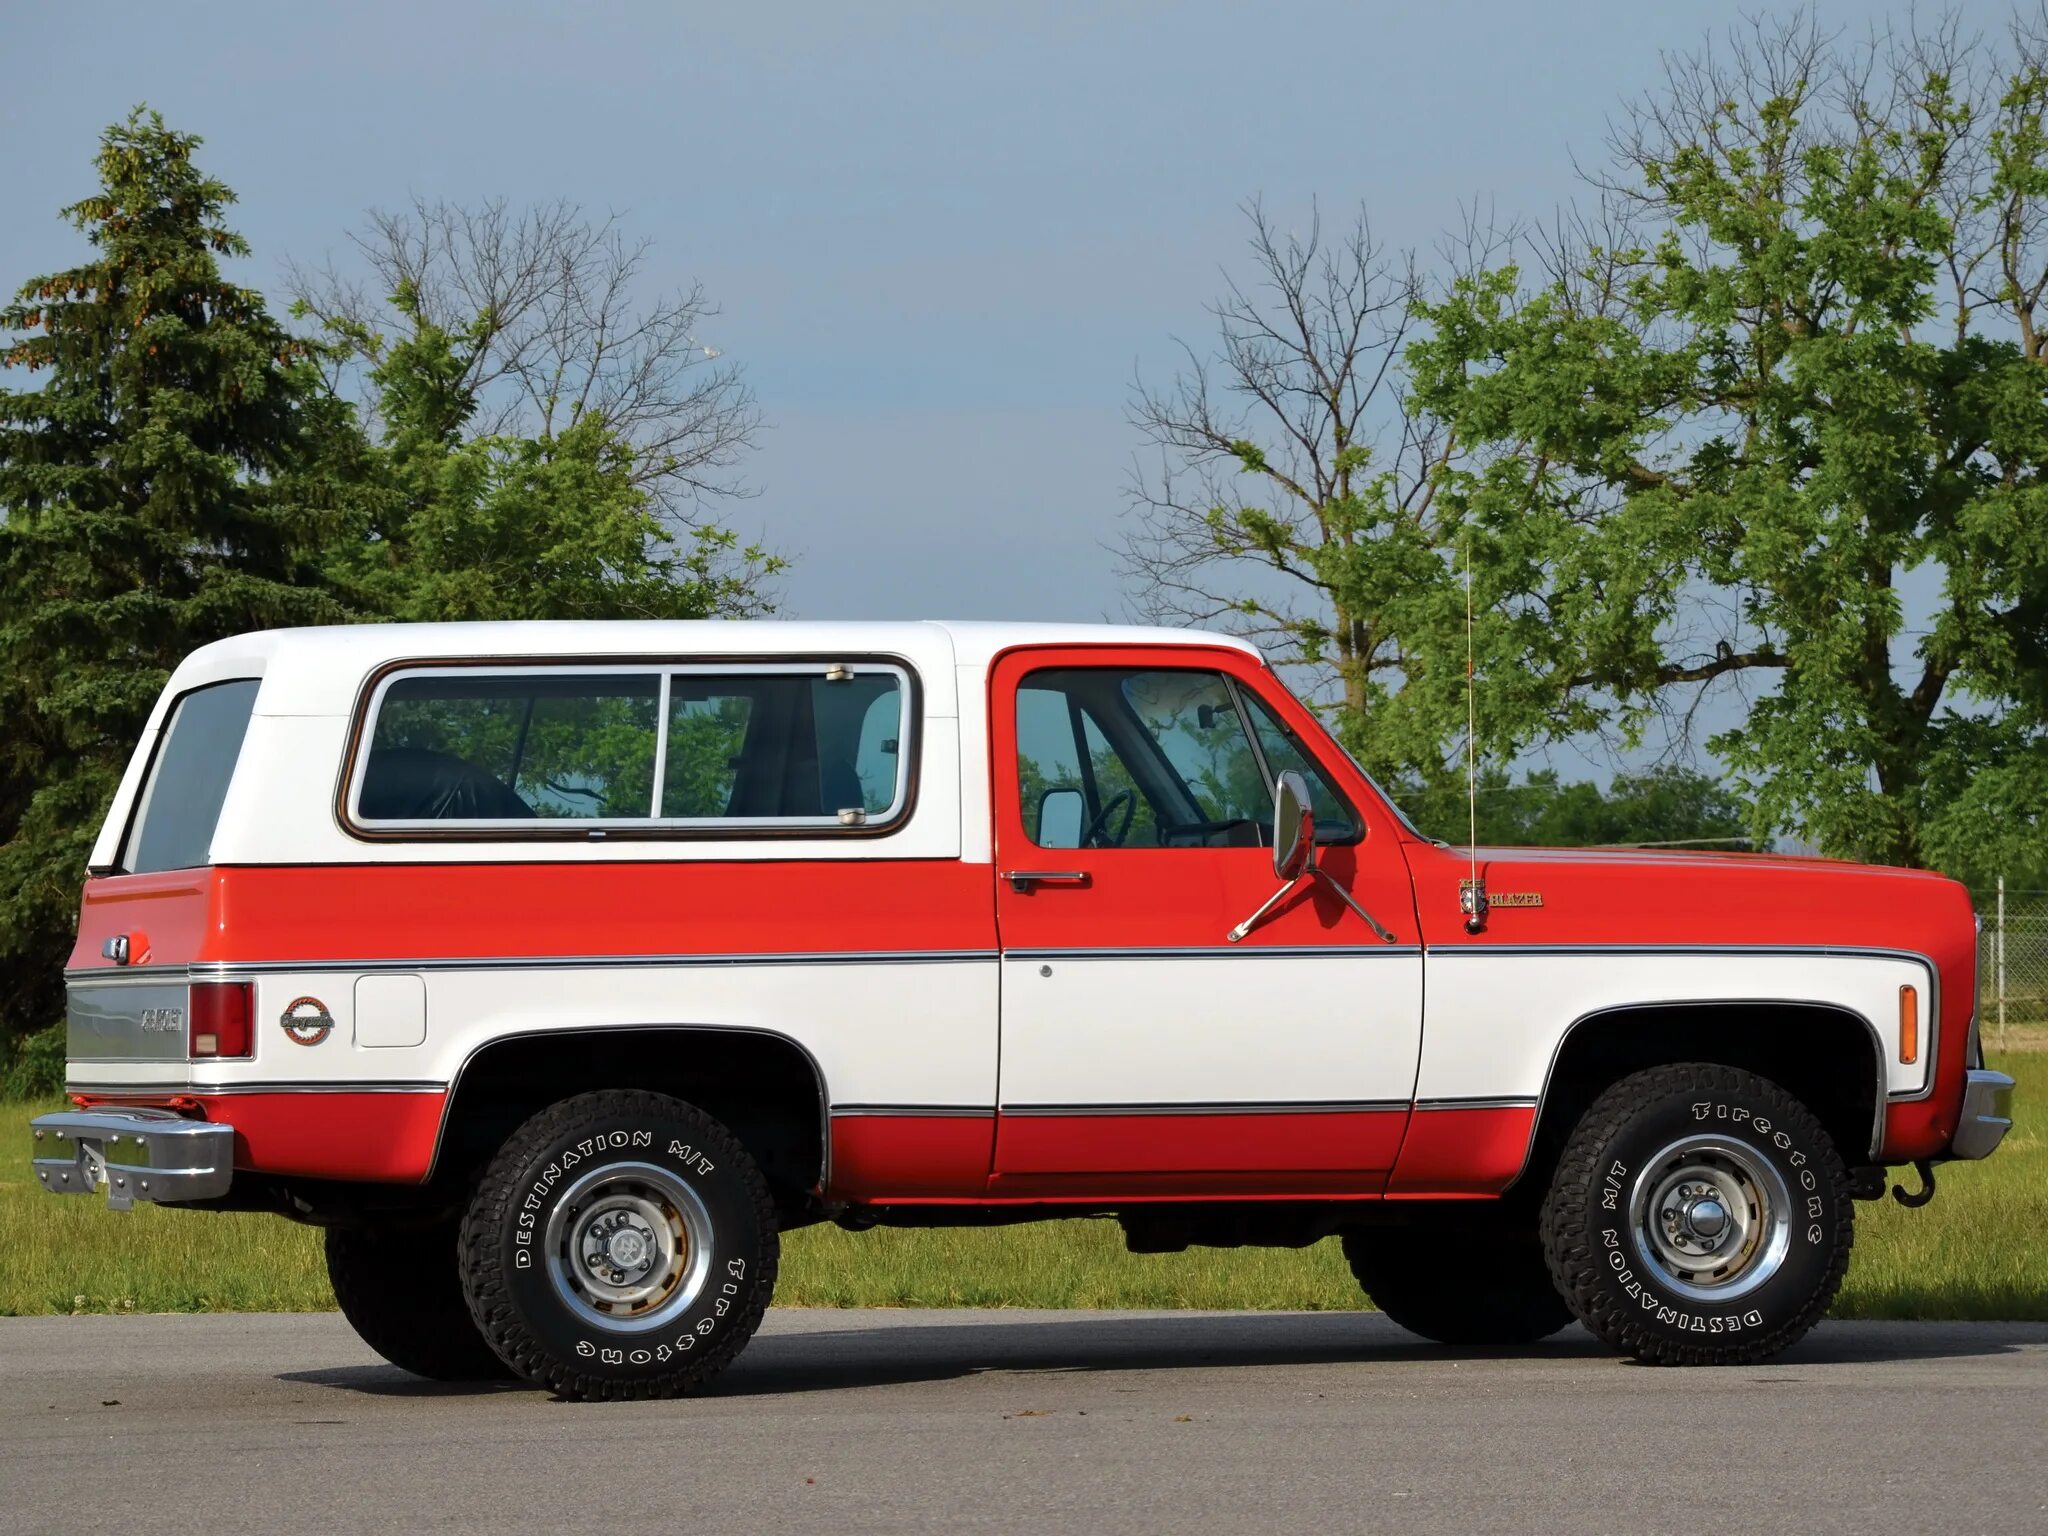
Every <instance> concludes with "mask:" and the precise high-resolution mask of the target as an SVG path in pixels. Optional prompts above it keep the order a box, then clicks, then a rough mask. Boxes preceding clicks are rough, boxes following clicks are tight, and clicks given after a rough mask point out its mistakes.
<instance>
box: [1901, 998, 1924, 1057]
mask: <svg viewBox="0 0 2048 1536" xmlns="http://www.w3.org/2000/svg"><path fill="white" fill-rule="evenodd" d="M1919 1059H1920V989H1919V988H1918V987H1914V986H1910V985H1909V986H1904V987H1901V988H1899V1060H1900V1061H1901V1062H1902V1063H1903V1064H1904V1065H1906V1066H1909V1067H1910V1066H1912V1065H1913V1063H1914V1062H1916V1061H1918V1060H1919Z"/></svg>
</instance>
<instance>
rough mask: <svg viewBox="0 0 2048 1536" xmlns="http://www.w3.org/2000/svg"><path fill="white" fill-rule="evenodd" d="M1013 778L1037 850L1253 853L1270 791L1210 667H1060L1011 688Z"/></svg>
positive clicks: (1267, 815)
mask: <svg viewBox="0 0 2048 1536" xmlns="http://www.w3.org/2000/svg"><path fill="white" fill-rule="evenodd" d="M1017 758H1018V761H1017V775H1018V790H1019V794H1020V797H1021V805H1022V808H1023V813H1024V822H1025V828H1026V830H1027V831H1028V832H1030V833H1031V835H1032V837H1033V839H1034V840H1035V841H1036V842H1037V843H1038V845H1039V846H1040V847H1047V848H1074V847H1083V846H1085V847H1095V848H1102V847H1116V848H1176V847H1214V846H1224V847H1229V846H1247V847H1250V846H1259V845H1261V844H1264V843H1268V842H1270V841H1271V836H1272V828H1271V826H1270V825H1269V823H1270V820H1271V817H1272V796H1271V793H1270V791H1269V790H1268V789H1267V788H1266V781H1265V777H1264V774H1263V772H1262V770H1261V768H1260V766H1259V759H1258V756H1257V753H1256V752H1255V751H1254V749H1253V747H1252V743H1251V740H1250V738H1249V737H1248V736H1247V734H1246V732H1245V728H1244V726H1243V724H1242V723H1241V722H1240V721H1239V719H1238V716H1237V711H1236V709H1235V707H1234V705H1233V702H1232V695H1231V692H1230V688H1229V686H1228V684H1226V683H1225V682H1224V680H1223V678H1222V677H1221V676H1219V675H1218V674H1216V673H1213V672H1200V671H1180V670H1166V669H1161V670H1145V671H1138V670H1130V669H1119V668H1106V667H1105V668H1093V667H1088V668H1060V669H1047V670H1045V671H1041V672H1033V673H1030V674H1027V675H1026V677H1025V678H1024V679H1023V680H1022V682H1021V684H1020V685H1019V687H1018V690H1017Z"/></svg>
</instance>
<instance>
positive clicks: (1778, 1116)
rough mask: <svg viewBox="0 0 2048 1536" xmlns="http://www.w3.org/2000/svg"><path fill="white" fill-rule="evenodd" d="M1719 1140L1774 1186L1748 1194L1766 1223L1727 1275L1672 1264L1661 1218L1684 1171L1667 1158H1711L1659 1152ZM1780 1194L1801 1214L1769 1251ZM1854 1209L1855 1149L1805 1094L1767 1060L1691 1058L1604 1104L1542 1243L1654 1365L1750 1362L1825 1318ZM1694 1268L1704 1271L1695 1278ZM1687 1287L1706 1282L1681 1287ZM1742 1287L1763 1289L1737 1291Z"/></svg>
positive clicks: (1570, 1159) (1584, 1311) (1557, 1185)
mask: <svg viewBox="0 0 2048 1536" xmlns="http://www.w3.org/2000/svg"><path fill="white" fill-rule="evenodd" d="M1708 1140H1713V1141H1716V1142H1717V1143H1719V1144H1721V1145H1724V1146H1726V1147H1728V1148H1730V1149H1732V1150H1734V1151H1735V1152H1736V1153H1737V1157H1738V1161H1739V1160H1740V1159H1745V1158H1746V1159H1748V1160H1749V1162H1748V1165H1747V1166H1749V1167H1751V1168H1752V1169H1754V1170H1755V1172H1756V1174H1757V1175H1759V1176H1760V1182H1756V1181H1752V1182H1753V1183H1754V1187H1755V1188H1756V1189H1757V1190H1760V1191H1761V1196H1760V1198H1759V1199H1758V1200H1756V1201H1755V1202H1751V1201H1748V1200H1745V1199H1741V1198H1738V1199H1737V1200H1736V1201H1735V1202H1734V1204H1735V1205H1736V1206H1738V1207H1741V1208H1743V1209H1744V1210H1746V1211H1747V1213H1748V1214H1747V1215H1746V1216H1745V1217H1744V1218H1743V1219H1744V1221H1745V1222H1746V1223H1747V1224H1748V1225H1749V1229H1750V1230H1752V1231H1759V1232H1762V1233H1764V1236H1763V1237H1761V1238H1759V1241H1758V1246H1756V1247H1754V1248H1753V1249H1751V1250H1749V1251H1750V1252H1751V1254H1752V1257H1751V1258H1750V1260H1749V1261H1748V1263H1749V1264H1752V1265H1754V1266H1755V1268H1754V1270H1753V1271H1752V1270H1749V1269H1747V1268H1742V1267H1738V1268H1734V1269H1733V1270H1732V1272H1731V1274H1730V1275H1729V1276H1728V1277H1727V1278H1725V1279H1721V1280H1715V1279H1714V1278H1713V1276H1712V1275H1711V1273H1710V1272H1707V1271H1686V1270H1683V1269H1680V1268H1678V1267H1675V1266H1672V1265H1670V1264H1668V1263H1666V1262H1665V1261H1664V1260H1662V1259H1660V1258H1659V1256H1658V1252H1659V1250H1658V1246H1657V1245H1658V1242H1659V1240H1658V1239H1657V1238H1655V1237H1654V1236H1653V1235H1651V1234H1649V1233H1648V1231H1647V1225H1648V1223H1650V1222H1656V1221H1664V1222H1667V1223H1668V1220H1669V1218H1668V1217H1666V1216H1665V1215H1664V1213H1663V1212H1661V1211H1657V1210H1654V1209H1652V1207H1653V1206H1656V1205H1660V1204H1662V1203H1663V1201H1662V1200H1661V1199H1658V1198H1653V1197H1655V1196H1657V1194H1658V1191H1659V1189H1660V1188H1662V1186H1661V1185H1660V1184H1659V1180H1660V1178H1665V1177H1679V1176H1680V1175H1677V1174H1669V1173H1667V1170H1670V1169H1672V1168H1676V1167H1683V1166H1685V1165H1686V1161H1687V1159H1688V1158H1693V1159H1694V1160H1695V1161H1697V1160H1698V1159H1699V1158H1701V1157H1706V1158H1707V1159H1708V1160H1709V1161H1711V1158H1712V1154H1703V1153H1681V1154H1680V1155H1679V1156H1677V1157H1676V1158H1673V1159H1668V1160H1667V1159H1664V1158H1661V1157H1660V1154H1661V1153H1663V1152H1665V1151H1666V1150H1668V1149H1671V1148H1674V1147H1684V1146H1686V1145H1688V1144H1689V1143H1693V1142H1701V1141H1708ZM1722 1182H1724V1183H1731V1187H1732V1182H1733V1181H1729V1180H1723V1181H1722ZM1686 1187H1693V1186H1686ZM1716 1189H1717V1190H1718V1189H1719V1185H1718V1184H1717V1185H1716ZM1639 1193H1640V1197H1641V1198H1640V1200H1639V1198H1638V1196H1639ZM1781 1193H1782V1195H1783V1196H1785V1197H1786V1200H1787V1204H1786V1209H1785V1216H1786V1218H1787V1225H1786V1227H1785V1236H1784V1241H1783V1248H1782V1253H1781V1256H1780V1257H1779V1258H1778V1259H1777V1260H1776V1262H1775V1263H1769V1262H1767V1260H1768V1258H1769V1254H1770V1252H1771V1248H1770V1246H1769V1243H1770V1238H1769V1230H1770V1226H1771V1222H1772V1221H1773V1219H1774V1216H1775V1208H1776V1202H1777V1200H1778V1198H1779V1195H1780V1194H1781ZM1673 1203H1674V1204H1675V1203H1677V1202H1676V1201H1674V1202H1673ZM1722 1204H1723V1202H1721V1201H1719V1200H1716V1201H1715V1202H1714V1207H1713V1208H1714V1209H1715V1210H1719V1209H1720V1207H1721V1205H1722ZM1637 1212H1640V1213H1641V1214H1640V1217H1638V1216H1637V1215H1636V1214H1635V1213H1637ZM1709 1219H1711V1217H1710V1218H1709ZM1855 1222H1856V1217H1855V1208H1854V1205H1853V1203H1852V1201H1851V1199H1850V1195H1849V1180H1848V1174H1847V1172H1846V1170H1845V1169H1844V1168H1843V1165H1842V1158H1841V1154H1840V1153H1839V1152H1838V1151H1837V1150H1836V1148H1835V1144H1834V1142H1833V1141H1832V1140H1831V1139H1830V1138H1829V1136H1828V1134H1827V1132H1826V1131H1825V1130H1824V1129H1822V1127H1821V1124H1820V1122H1819V1121H1818V1120H1816V1119H1815V1118H1814V1117H1813V1115H1812V1113H1811V1112H1810V1111H1808V1110H1807V1108H1806V1106H1805V1105H1803V1104H1801V1103H1800V1102H1799V1100H1798V1099H1796V1098H1794V1097H1793V1096H1792V1095H1791V1094H1790V1093H1788V1092H1786V1091H1785V1090H1784V1089H1783V1088H1781V1087H1780V1086H1779V1085H1778V1084H1776V1083H1774V1082H1772V1081H1770V1080H1769V1079H1768V1078H1764V1077H1759V1076H1758V1075H1757V1074H1756V1073H1754V1072H1748V1071H1744V1070H1742V1069H1740V1068H1737V1067H1729V1066H1721V1065H1718V1064H1713V1063H1706V1062H1684V1063H1679V1064H1676V1065H1673V1066H1665V1067H1653V1068H1651V1069H1650V1070H1649V1071H1646V1072H1638V1073H1636V1074H1635V1075H1633V1076H1631V1077H1625V1078H1623V1079H1622V1080H1621V1081H1620V1082H1618V1083H1616V1084H1614V1085H1613V1086H1612V1087H1611V1088H1609V1089H1607V1091H1606V1092H1604V1093H1602V1094H1601V1095H1600V1097H1599V1098H1598V1099H1596V1100H1594V1101H1593V1104H1592V1107H1591V1108H1589V1109H1588V1110H1587V1111H1586V1113H1585V1115H1584V1117H1583V1118H1582V1119H1581V1120H1580V1121H1579V1123H1578V1126H1577V1127H1576V1128H1575V1129H1574V1130H1573V1132H1572V1134H1571V1137H1570V1139H1569V1140H1568V1141H1567V1142H1566V1144H1565V1148H1564V1152H1563V1154H1562V1156H1561V1157H1560V1159H1559V1162H1558V1166H1557V1170H1556V1173H1555V1175H1554V1176H1553V1178H1552V1180H1551V1184H1550V1190H1549V1193H1548V1195H1547V1196H1546V1198H1545V1200H1544V1203H1543V1247H1544V1256H1545V1258H1546V1259H1547V1260H1548V1262H1549V1265H1550V1274H1551V1278H1552V1279H1553V1280H1554V1281H1555V1282H1556V1284H1557V1288H1558V1290H1559V1292H1560V1293H1561V1294H1563V1296H1564V1297H1565V1299H1566V1300H1567V1301H1569V1302H1570V1303H1571V1305H1572V1310H1573V1311H1574V1312H1576V1313H1577V1314H1578V1316H1579V1320H1580V1321H1581V1322H1583V1323H1584V1324H1585V1325H1586V1327H1587V1328H1589V1329H1591V1330H1592V1332H1593V1333H1594V1334H1595V1335H1596V1336H1597V1337H1599V1338H1600V1339H1602V1340H1604V1341H1605V1342H1607V1343H1608V1344H1611V1345H1613V1346H1614V1347H1615V1348H1616V1349H1619V1350H1623V1351H1625V1352H1626V1353H1628V1354H1631V1355H1633V1356H1635V1357H1636V1359H1638V1360H1641V1361H1644V1362H1646V1363H1648V1364H1654V1365H1750V1364H1754V1363H1756V1362H1757V1361H1760V1360H1767V1359H1769V1358H1770V1357H1771V1356H1772V1355H1775V1354H1777V1353H1778V1352H1779V1351H1780V1350H1782V1349H1785V1348H1786V1347H1787V1346H1789V1345H1791V1344H1793V1343H1795V1342H1796V1341H1797V1340H1798V1339H1799V1338H1800V1337H1801V1336H1803V1335H1804V1334H1805V1333H1806V1331H1807V1330H1808V1329H1809V1328H1811V1327H1812V1326H1813V1325H1814V1324H1815V1323H1817V1322H1818V1321H1820V1319H1821V1317H1822V1315H1823V1314H1824V1313H1825V1312H1826V1311H1827V1309H1828V1306H1829V1304H1830V1303H1831V1302H1833V1300H1834V1299H1835V1292H1836V1291H1837V1290H1839V1289H1840V1288H1841V1284H1842V1276H1843V1275H1844V1274H1845V1273H1846V1272H1847V1270H1848V1267H1849V1247H1850V1244H1851V1242H1852V1241H1853V1240H1854V1237H1855ZM1666 1251H1667V1252H1668V1249H1667V1250H1666ZM1728 1252H1729V1253H1730V1254H1734V1253H1735V1250H1734V1249H1732V1248H1731V1249H1729V1250H1728ZM1715 1257H1718V1255H1716V1256H1715ZM1687 1262H1688V1263H1690V1262H1693V1260H1691V1259H1690V1258H1689V1257H1688V1260H1687ZM1699 1262H1701V1263H1706V1262H1709V1260H1700V1261H1699ZM1739 1262H1740V1261H1739V1260H1731V1263H1739ZM1687 1273H1691V1274H1692V1275H1693V1279H1692V1280H1684V1279H1681V1276H1683V1275H1685V1274H1687ZM1681 1284H1684V1285H1692V1286H1693V1287H1694V1289H1693V1293H1692V1294H1686V1293H1685V1292H1684V1291H1681V1290H1679V1289H1675V1288H1674V1287H1675V1286H1677V1285H1681ZM1738 1284H1746V1285H1748V1286H1750V1287H1752V1288H1750V1289H1746V1290H1742V1291H1740V1292H1737V1293H1731V1292H1729V1291H1728V1290H1727V1289H1725V1288H1726V1287H1731V1286H1734V1285H1738Z"/></svg>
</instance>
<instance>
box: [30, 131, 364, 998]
mask: <svg viewBox="0 0 2048 1536" xmlns="http://www.w3.org/2000/svg"><path fill="white" fill-rule="evenodd" d="M199 143H200V141H199V140H198V139H197V138H196V137H194V136H192V135H189V134H180V133H175V132H173V131H171V130H170V129H169V128H167V127H166V126H165V125H164V122H163V120H162V118H161V117H159V116H158V115H157V114H156V113H154V112H150V111H146V110H143V109H141V108H138V109H137V110H136V111H135V112H134V113H132V114H131V115H130V116H129V118H128V119H127V121H126V122H124V123H120V124H117V125H115V126H113V127H111V128H109V129H108V130H107V132H106V133H105V134H104V135H103V136H102V138H101V145H100V152H99V156H98V160H97V168H98V171H99V177H100V183H101V185H100V189H99V190H98V191H97V192H95V193H93V194H92V195H91V196H89V197H87V198H85V199H83V200H82V201H80V202H78V203H76V204H74V205H73V206H71V207H70V208H68V209H66V210H64V213H65V217H66V218H67V219H69V220H70V222H72V223H73V224H75V225H76V226H77V227H78V228H79V229H81V230H82V231H84V232H85V234H86V236H87V238H88V240H89V241H90V243H91V245H92V247H93V252H92V256H91V259H90V260H88V261H86V262H85V263H84V264H82V265H80V266H77V267H74V268H72V269H70V270H68V271H63V272H57V273H54V274H52V275H50V276H46V277H39V278H35V279H33V280H32V281H30V282H29V283H27V284H26V285H25V286H24V287H22V289H21V290H20V292H19V294H18V295H17V297H16V300H15V302H14V303H13V304H12V305H11V306H8V307H7V308H5V309H0V331H4V332H7V333H12V334H11V336H10V337H8V338H6V339H0V367H6V368H9V369H13V370H17V371H18V372H20V373H23V374H25V375H26V376H27V378H28V380H29V382H30V383H31V385H32V386H33V387H30V388H26V389H22V390H18V391H5V390H0V515H4V518H5V522H4V525H0V1032H4V1033H5V1034H7V1035H14V1034H19V1033H24V1032H27V1031H30V1030H34V1029H37V1028H41V1027H44V1026H47V1025H49V1024H51V1023H53V1022H55V1021H56V1019H57V1018H58V1017H59V1014H60V1011H61V974H60V973H61V971H62V968H63V962H64V958H65V954H66V951H67V949H68V947H69V944H70V942H71V936H72V933H73V931H74V924H75V919H76V907H77V899H78V892H79V886H80V882H81V880H82V878H83V876H84V873H85V862H86V856H87V852H88V850H89V848H90V845H91V841H92V837H93V834H94V832H95V830H96V829H97V827H98V825H99V822H100V820H101V818H102V816H103V815H104V814H105V810H106V806H107V803H108V801H109V799H110V797H111V796H112V793H113V790H114V786H115V784H116V783H117V781H118V780H119V777H120V774H121V770H122V767H123V766H124V764H125V763H126V761H127V758H128V755H129V753H130V752H131V751H132V750H133V748H134V745H135V742H136V738H137V736H138V735H139V733H140V731H141V727H142V725H143V722H144V721H145V719H146V718H147V716H148V713H149V710H150V706H151V704H152V703H153V702H154V701H155V699H156V696H157V694H158V693H159V692H160V690H161V689H162V688H163V685H164V683H165V681H166V679H167V677H168V675H169V672H170V669H171V668H172V667H173V666H175V665H176V663H177V662H178V660H179V659H180V658H181V657H183V656H184V655H185V654H186V653H187V652H189V651H191V650H192V649H193V648H194V647H196V646H200V645H203V644H205V643H207V642H208V641H211V640H215V639H218V638H220V637H222V636H224V635H230V634H234V633H237V632H239V631H244V630H250V629H261V628H266V627H270V626H274V625H281V624H303V623H310V622H322V621H330V620H337V619H342V618H345V617H347V616H348V615H347V611H346V609H345V608H344V606H343V605H342V604H341V603H340V602H339V601H338V600H337V599H336V598H335V597H334V596H333V595H332V594H331V592H330V591H329V589H328V587H327V585H326V583H325V581H324V580H323V578H322V577H321V575H320V573H319V568H318V565H317V564H316V561H315V555H316V553H317V551H318V550H319V548H320V546H321V544H322V543H323V542H324V541H326V540H328V539H330V538H331V536H333V535H334V534H336V533H337V532H338V531H340V530H341V529H342V528H343V527H344V526H345V523H346V516H345V513H344V510H343V505H342V503H343V501H344V498H345V496H346V495H347V492H346V491H345V489H343V488H340V487H338V486H337V484H336V482H335V480H334V478H333V477H332V476H330V475H327V474H325V473H324V472H323V470H322V459H323V456H324V455H327V454H330V453H332V452H333V451H334V450H335V449H336V447H337V446H340V447H343V448H350V449H352V446H353V445H352V441H351V434H353V433H354V427H353V423H352V422H351V421H350V420H348V419H347V418H346V416H345V414H344V415H341V416H337V414H336V410H335V402H334V401H333V400H332V397H331V396H330V395H329V394H328V393H327V392H326V390H325V388H324V386H323V384H322V381H321V379H320V376H319V373H318V370H317V368H316V367H315V364H314V360H313V358H312V356H311V353H310V351H309V348H308V346H307V344H306V343H304V342H301V341H298V340H295V339H294V338H292V337H291V336H289V335H288V334H287V333H286V332H285V331H284V329H283V328H282V327H280V326H279V325H278V324H277V323H276V322H275V321H274V320H273V319H272V318H271V316H270V314H269V313H268V311H267V310H266V308H265V306H264V302H263V299H262V296H261V295H260V294H258V293H255V292H254V291H252V290H250V289H246V288H241V287H237V286H235V285H234V284H233V283H231V282H229V281H228V280H227V278H226V277H225V276H224V275H223V274H222V271H221V265H220V263H221V259H222V258H223V257H241V256H246V255H247V254H248V246H247V243H246V242H245V241H244V240H243V239H242V237H241V236H240V235H238V234H236V233H235V232H234V231H233V230H232V229H230V228H229V227H228V226H227V225H226V224H225V223H224V222H223V213H224V211H225V210H226V208H227V207H228V206H229V205H230V204H231V203H232V202H233V201H234V195H233V193H231V192H230V191H229V189H228V188H227V187H226V186H224V185H223V184H222V183H220V182H219V181H216V180H214V179H213V178H211V177H209V176H206V175H205V174H203V173H202V172H201V171H200V169H199V168H198V167H197V166H196V165H195V164H194V162H193V158H192V157H193V151H194V150H195V149H196V148H197V147H198V145H199Z"/></svg>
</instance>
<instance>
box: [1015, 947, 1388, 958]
mask: <svg viewBox="0 0 2048 1536" xmlns="http://www.w3.org/2000/svg"><path fill="white" fill-rule="evenodd" d="M1421 953H1422V946H1421V945H1419V944H1269V945H1255V946H1253V947H1251V948H1245V947H1243V946H1240V945H1236V944H1230V945H1223V944H1217V945H1207V944H1191V945H1188V946H1186V947H1185V948H1179V949H1165V948H1158V949H1152V948H1145V949H1139V948H1132V949H1119V948H1116V947H1115V946H1112V945H1101V946H1097V947H1095V948H1091V949H1006V950H1004V951H1003V952H1002V957H1003V959H1005V960H1020V961H1022V960H1380V959H1385V958H1387V957H1388V956H1407V957H1414V956H1418V955H1420V954H1421Z"/></svg>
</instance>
